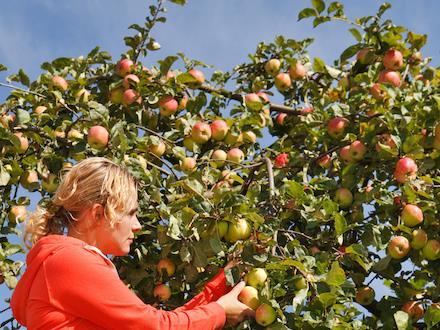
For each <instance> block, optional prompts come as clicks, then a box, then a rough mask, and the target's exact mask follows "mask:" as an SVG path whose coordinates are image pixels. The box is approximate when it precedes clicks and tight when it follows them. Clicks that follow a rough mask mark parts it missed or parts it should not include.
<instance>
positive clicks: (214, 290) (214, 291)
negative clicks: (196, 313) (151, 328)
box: [175, 268, 231, 311]
mask: <svg viewBox="0 0 440 330" xmlns="http://www.w3.org/2000/svg"><path fill="white" fill-rule="evenodd" d="M230 289H231V288H230V287H228V286H227V284H226V276H225V271H224V270H223V268H222V269H220V270H219V272H218V273H217V275H215V276H214V277H213V278H212V279H211V280H210V281H209V282H208V283H207V284H206V285H205V288H204V289H203V291H202V292H200V293H199V294H198V295H196V296H195V297H194V298H193V299H191V300H190V301H188V302H187V303H186V304H185V305H183V306H182V307H179V308H176V309H175V311H184V310H190V309H193V308H195V307H197V306H202V305H206V304H208V303H210V302H212V301H216V300H217V299H218V298H220V297H221V296H223V295H224V294H226V293H227V292H229V291H230Z"/></svg>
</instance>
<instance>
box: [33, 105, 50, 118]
mask: <svg viewBox="0 0 440 330" xmlns="http://www.w3.org/2000/svg"><path fill="white" fill-rule="evenodd" d="M46 110H47V107H46V106H44V105H39V106H37V107H36V108H35V109H34V113H35V114H36V115H37V116H39V115H41V114H42V113H43V112H45V111H46Z"/></svg>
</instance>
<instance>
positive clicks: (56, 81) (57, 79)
mask: <svg viewBox="0 0 440 330" xmlns="http://www.w3.org/2000/svg"><path fill="white" fill-rule="evenodd" d="M52 85H53V86H54V87H55V88H58V89H61V90H62V91H66V90H67V88H69V84H68V83H67V81H66V79H64V78H63V77H61V76H53V77H52Z"/></svg>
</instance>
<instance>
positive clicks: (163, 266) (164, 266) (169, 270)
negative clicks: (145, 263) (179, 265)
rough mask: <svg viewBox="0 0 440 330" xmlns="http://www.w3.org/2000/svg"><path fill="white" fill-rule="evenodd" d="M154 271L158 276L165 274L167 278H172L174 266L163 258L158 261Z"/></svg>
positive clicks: (174, 270)
mask: <svg viewBox="0 0 440 330" xmlns="http://www.w3.org/2000/svg"><path fill="white" fill-rule="evenodd" d="M156 269H157V271H158V272H159V273H160V274H162V273H163V272H165V273H166V274H167V275H168V276H172V275H173V274H174V273H175V272H176V265H175V264H174V262H172V261H171V260H170V259H168V258H164V259H161V260H159V262H158V263H157V265H156Z"/></svg>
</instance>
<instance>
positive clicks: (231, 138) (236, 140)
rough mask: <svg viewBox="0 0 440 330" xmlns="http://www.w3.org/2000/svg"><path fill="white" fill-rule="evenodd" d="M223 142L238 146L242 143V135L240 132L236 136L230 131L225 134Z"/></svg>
mask: <svg viewBox="0 0 440 330" xmlns="http://www.w3.org/2000/svg"><path fill="white" fill-rule="evenodd" d="M224 142H225V143H226V144H228V145H240V144H242V143H243V134H242V133H241V132H240V133H239V134H238V135H237V134H236V133H233V132H231V131H229V132H228V134H226V137H225V139H224Z"/></svg>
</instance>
